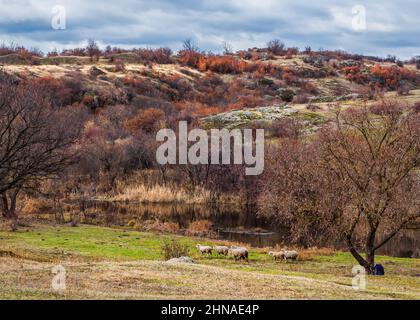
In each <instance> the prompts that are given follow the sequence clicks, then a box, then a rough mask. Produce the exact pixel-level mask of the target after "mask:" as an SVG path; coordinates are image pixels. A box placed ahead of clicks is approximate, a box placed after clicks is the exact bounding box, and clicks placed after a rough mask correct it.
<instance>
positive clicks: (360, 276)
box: [352, 266, 366, 290]
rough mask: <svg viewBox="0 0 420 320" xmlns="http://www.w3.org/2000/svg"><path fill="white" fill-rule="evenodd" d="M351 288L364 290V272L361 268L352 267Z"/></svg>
mask: <svg viewBox="0 0 420 320" xmlns="http://www.w3.org/2000/svg"><path fill="white" fill-rule="evenodd" d="M352 273H353V278H352V287H353V289H354V290H366V270H365V268H363V267H362V266H354V267H353V270H352Z"/></svg>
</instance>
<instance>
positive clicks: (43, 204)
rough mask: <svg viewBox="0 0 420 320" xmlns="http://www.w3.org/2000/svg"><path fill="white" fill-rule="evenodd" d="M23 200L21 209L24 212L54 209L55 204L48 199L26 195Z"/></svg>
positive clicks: (33, 212) (32, 212)
mask: <svg viewBox="0 0 420 320" xmlns="http://www.w3.org/2000/svg"><path fill="white" fill-rule="evenodd" d="M22 200H23V201H22V207H21V209H20V211H21V212H22V213H24V214H37V213H42V212H43V211H49V210H52V209H53V204H52V203H51V201H49V200H47V199H42V198H32V197H28V196H26V197H25V198H23V199H22Z"/></svg>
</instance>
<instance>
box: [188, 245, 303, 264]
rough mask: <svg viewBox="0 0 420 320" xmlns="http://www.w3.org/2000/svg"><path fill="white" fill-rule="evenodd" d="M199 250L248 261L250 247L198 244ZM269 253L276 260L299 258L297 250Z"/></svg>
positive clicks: (208, 253)
mask: <svg viewBox="0 0 420 320" xmlns="http://www.w3.org/2000/svg"><path fill="white" fill-rule="evenodd" d="M196 248H197V250H198V251H199V252H200V253H201V254H202V255H205V254H207V255H210V256H211V255H212V254H213V250H214V251H215V252H216V253H217V255H223V256H227V255H231V256H232V257H233V258H234V259H235V261H241V260H244V261H248V255H249V252H248V249H247V248H243V247H235V246H231V247H226V246H214V247H211V246H202V245H200V244H197V246H196ZM268 255H269V256H270V257H272V258H273V260H274V261H277V260H285V261H287V260H297V258H298V256H299V253H298V252H297V251H287V250H281V251H279V252H272V251H271V252H269V253H268Z"/></svg>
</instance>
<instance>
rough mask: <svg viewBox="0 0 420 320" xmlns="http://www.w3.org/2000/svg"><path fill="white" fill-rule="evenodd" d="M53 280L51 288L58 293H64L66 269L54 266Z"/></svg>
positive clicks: (52, 271)
mask: <svg viewBox="0 0 420 320" xmlns="http://www.w3.org/2000/svg"><path fill="white" fill-rule="evenodd" d="M51 273H52V274H53V278H52V281H51V288H52V290H53V291H54V292H56V293H60V294H61V293H63V292H64V291H65V290H66V269H65V268H64V267H63V266H62V265H57V266H54V267H53V268H52V270H51Z"/></svg>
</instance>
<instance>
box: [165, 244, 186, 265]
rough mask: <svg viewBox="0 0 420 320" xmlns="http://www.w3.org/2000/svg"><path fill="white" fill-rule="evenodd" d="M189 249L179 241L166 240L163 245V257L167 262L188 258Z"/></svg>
mask: <svg viewBox="0 0 420 320" xmlns="http://www.w3.org/2000/svg"><path fill="white" fill-rule="evenodd" d="M188 255H189V248H188V246H187V245H186V244H185V243H181V242H179V241H178V240H166V241H165V242H164V243H163V245H162V256H163V258H164V259H165V261H167V260H170V259H173V258H181V257H187V256H188Z"/></svg>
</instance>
